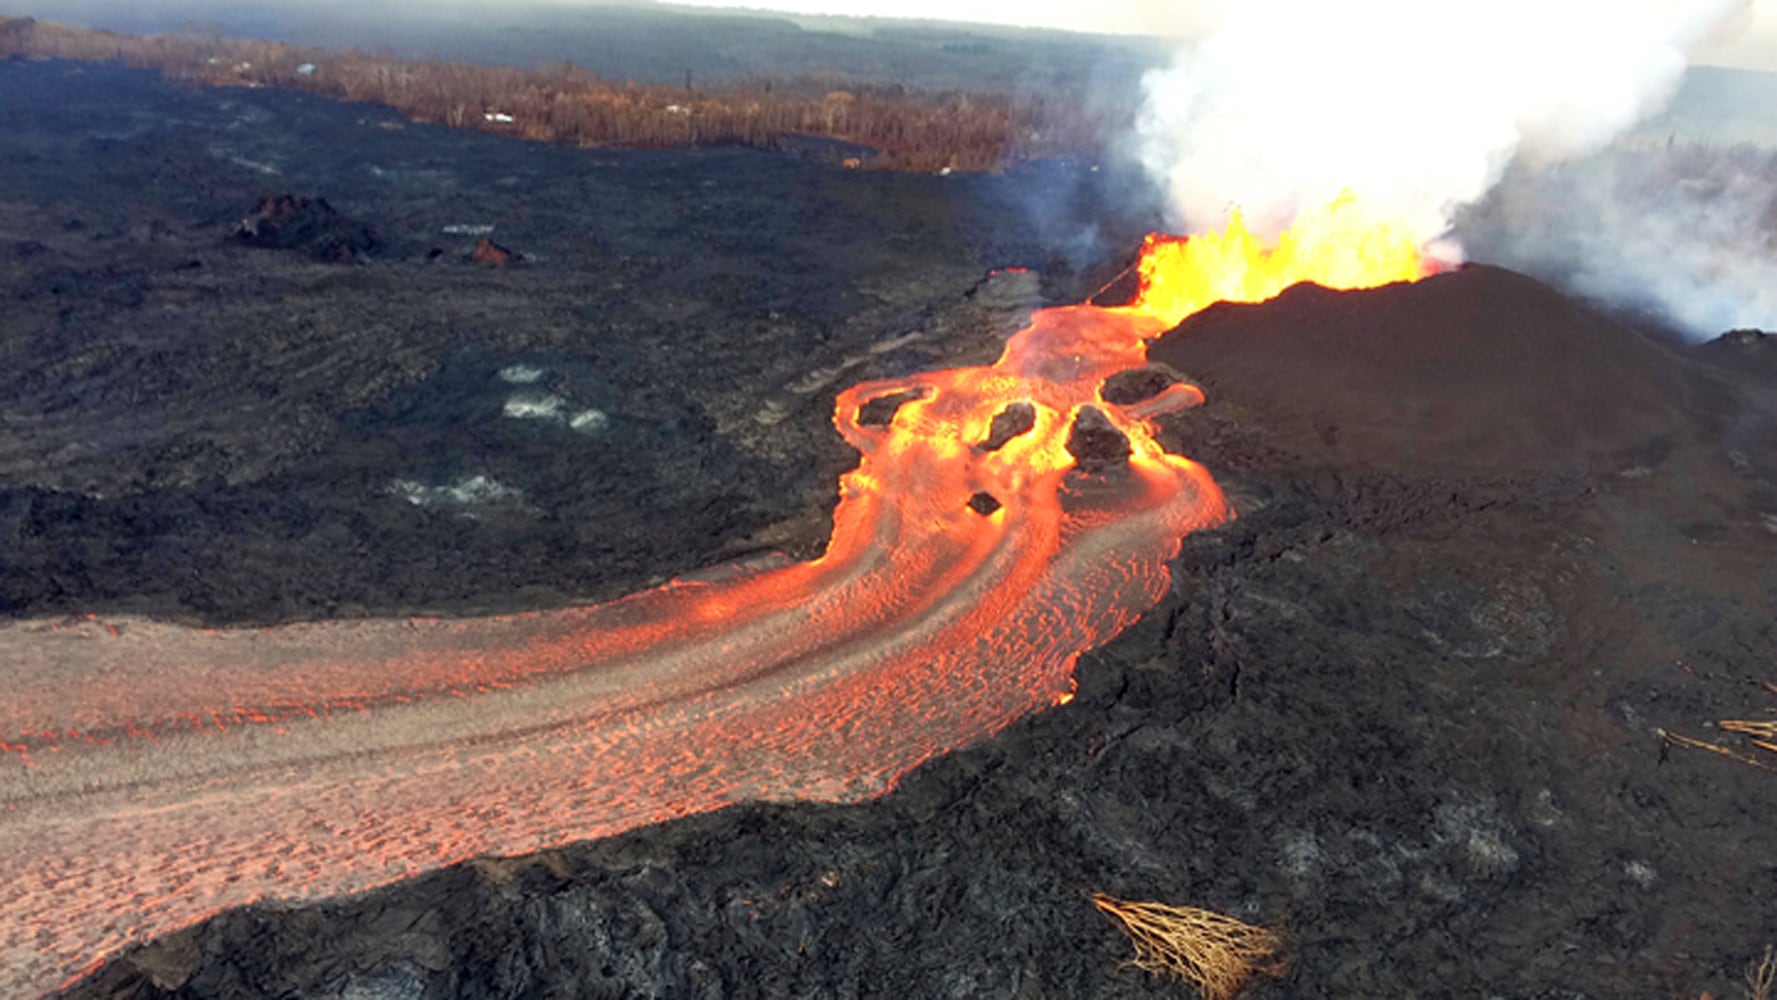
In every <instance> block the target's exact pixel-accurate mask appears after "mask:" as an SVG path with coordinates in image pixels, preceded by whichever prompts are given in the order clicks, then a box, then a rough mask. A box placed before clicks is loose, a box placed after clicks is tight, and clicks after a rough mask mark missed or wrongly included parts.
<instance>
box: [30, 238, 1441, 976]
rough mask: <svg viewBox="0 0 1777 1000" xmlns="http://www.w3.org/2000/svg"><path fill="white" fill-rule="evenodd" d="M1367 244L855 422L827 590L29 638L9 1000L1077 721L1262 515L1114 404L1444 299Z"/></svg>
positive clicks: (142, 626) (1203, 287)
mask: <svg viewBox="0 0 1777 1000" xmlns="http://www.w3.org/2000/svg"><path fill="white" fill-rule="evenodd" d="M1349 215H1350V212H1349V210H1348V206H1345V205H1341V206H1334V207H1332V208H1330V209H1328V210H1327V211H1325V212H1323V213H1321V214H1320V215H1319V216H1317V217H1316V218H1317V219H1318V220H1319V221H1318V222H1316V221H1315V220H1313V219H1311V220H1309V222H1310V223H1313V224H1314V225H1317V226H1323V227H1324V228H1323V229H1322V230H1320V231H1316V232H1309V231H1307V230H1302V231H1298V232H1294V233H1292V234H1288V235H1286V236H1285V237H1284V238H1283V239H1282V240H1281V241H1280V242H1279V244H1278V246H1277V248H1276V249H1274V250H1267V249H1265V248H1263V247H1261V246H1260V245H1259V243H1258V242H1257V241H1256V240H1254V239H1253V238H1252V237H1251V236H1250V235H1249V234H1247V233H1246V232H1245V230H1244V229H1242V228H1241V227H1240V226H1239V225H1238V221H1236V223H1235V224H1234V225H1232V226H1230V227H1229V229H1228V230H1227V231H1226V232H1223V233H1210V234H1207V235H1204V236H1199V237H1195V238H1192V239H1189V240H1184V239H1176V238H1171V237H1150V238H1149V240H1148V242H1147V245H1146V247H1145V249H1144V254H1143V259H1142V264H1141V275H1142V294H1141V296H1140V300H1139V301H1138V302H1137V304H1135V305H1133V306H1128V307H1123V308H1108V309H1107V308H1096V307H1090V306H1075V307H1069V308H1058V309H1047V310H1043V311H1042V312H1039V313H1037V314H1036V315H1035V317H1034V318H1033V320H1032V322H1031V325H1030V326H1029V327H1028V328H1026V329H1024V330H1023V331H1021V332H1020V333H1018V334H1017V335H1015V336H1014V337H1013V338H1012V339H1011V340H1010V341H1009V342H1008V343H1007V345H1006V349H1005V353H1004V355H1003V356H1002V357H1001V358H1000V360H999V361H998V362H996V363H995V364H994V365H992V366H990V367H986V368H964V369H954V370H949V371H940V372H933V373H930V374H925V375H918V376H914V377H912V378H908V379H905V380H898V381H887V382H871V383H866V384H864V385H859V386H856V387H854V388H852V389H850V390H848V391H846V392H844V393H841V394H840V396H839V399H838V406H837V411H836V414H835V417H834V422H835V424H836V425H837V426H838V429H839V432H840V433H841V434H842V435H844V437H845V439H846V440H847V441H848V442H850V443H851V444H852V445H854V446H855V447H856V448H857V449H858V450H859V452H861V453H862V460H861V462H860V464H859V466H858V468H857V469H856V470H855V471H853V472H851V473H848V474H847V475H846V476H845V477H844V479H843V480H842V481H841V483H840V503H839V506H838V509H837V510H836V511H835V513H834V525H833V536H832V541H831V542H830V544H829V547H828V549H827V552H826V554H825V555H823V556H822V557H821V558H819V559H816V560H814V561H813V562H809V563H802V564H797V565H790V566H785V567H782V568H777V569H770V570H755V571H747V572H741V573H738V574H736V575H733V576H731V577H730V578H728V579H724V580H721V581H719V582H691V581H681V582H675V583H672V584H668V585H667V586H665V587H662V588H660V589H657V590H652V591H648V592H645V593H641V594H637V595H635V596H633V597H630V598H626V599H624V600H621V601H617V602H614V603H611V604H606V605H600V606H595V607H585V608H575V609H570V610H566V611H557V612H547V613H539V614H519V615H507V616H501V617H495V618H484V619H473V620H461V621H438V620H382V621H361V622H323V623H317V624H312V625H295V626H288V627H280V628H269V629H251V630H226V631H214V630H193V629H186V628H180V627H176V626H170V625H164V624H157V623H153V622H147V621H142V620H134V619H130V620H116V621H111V622H108V623H107V622H100V621H98V620H87V621H84V622H78V623H74V624H68V623H55V622H25V623H19V624H14V625H10V626H6V627H3V628H0V690H3V691H4V692H5V695H4V701H3V703H0V749H3V750H4V752H0V970H4V971H3V972H0V995H5V996H19V995H25V994H30V993H37V992H41V991H44V990H47V989H51V988H53V987H55V986H56V985H57V984H58V983H61V982H64V981H66V980H68V979H69V977H71V976H76V975H79V974H82V973H83V972H85V971H86V970H88V969H90V968H91V967H92V966H93V965H94V964H96V963H97V962H98V961H99V960H101V959H102V958H103V957H104V956H106V955H108V954H110V953H112V952H115V951H116V950H117V949H118V948H120V947H122V946H124V945H127V944H129V943H131V942H136V941H141V940H144V939H146V938H148V937H151V936H154V935H158V934H163V933H166V932H168V931H171V930H174V929H176V928H178V927H181V926H184V925H187V924H190V923H192V922H194V921H196V920H199V919H201V918H203V917H205V916H208V915H210V914H212V913H215V912H216V911H217V910H219V909H221V908H223V907H228V906H234V905H239V904H242V903H248V902H252V901H254V900H259V899H266V898H281V899H312V898H316V897H321V896H330V895H335V894H339V893H346V892H354V891H358V890H363V889H368V888H370V887H373V886H376V885H381V884H384V883H387V882H390V881H393V880H395V879H398V878H401V877H404V876H410V875H413V874H416V873H418V872H420V871H422V870H425V869H430V868H436V867H439V866H441V865H446V864H450V863H452V862H456V861H460V860H462V859H465V858H468V857H472V856H476V855H481V854H490V853H497V854H517V853H525V852H530V851H535V850H539V849H542V848H545V847H550V846H552V845H559V844H563V843H567V842H570V841H575V840H582V839H586V838H591V837H599V836H605V835H609V834H612V833H616V832H618V831H621V830H625V829H628V828H631V827H635V826H640V825H643V824H647V823H653V822H658V821H660V820H665V819H671V818H673V817H677V816H684V815H687V814H690V813H696V812H701V811H705V810H710V809H717V808H720V807H722V806H724V805H727V804H730V803H734V802H739V801H744V800H753V799H818V800H828V801H846V800H855V799H860V798H865V797H869V796H873V795H877V794H880V793H881V792H883V791H884V790H885V789H887V788H889V787H890V786H891V785H892V784H893V782H894V781H895V780H896V779H897V778H898V777H899V776H900V775H902V774H904V773H905V772H906V771H907V770H908V769H910V768H912V767H913V766H915V765H916V764H918V763H919V762H921V761H923V760H925V759H927V758H929V757H931V756H932V755H934V754H939V753H943V752H945V751H948V750H950V749H953V748H955V747H958V746H961V745H963V744H966V743H969V742H972V741H974V740H978V739H981V738H983V737H985V736H987V735H989V734H992V733H994V732H996V731H998V730H999V729H1001V728H1003V727H1004V726H1006V725H1007V724H1008V723H1010V722H1012V721H1013V720H1015V719H1017V718H1019V717H1021V716H1023V715H1026V714H1028V713H1030V712H1032V711H1035V710H1038V709H1041V708H1043V707H1045V706H1049V705H1053V704H1056V703H1058V702H1064V701H1066V700H1067V699H1068V698H1069V697H1070V696H1071V692H1072V689H1073V680H1072V669H1073V664H1074V662H1075V660H1076V659H1077V658H1078V657H1079V655H1080V653H1081V652H1082V651H1084V650H1087V649H1091V648H1093V647H1095V646H1098V645H1101V644H1103V643H1105V642H1106V641H1108V640H1109V639H1110V638H1111V637H1113V636H1115V635H1116V634H1117V633H1118V632H1120V631H1121V630H1122V629H1123V628H1124V627H1126V626H1127V625H1129V624H1130V623H1131V622H1132V621H1134V620H1135V619H1136V618H1137V617H1138V616H1140V615H1141V614H1142V613H1143V612H1145V611H1146V610H1147V609H1148V608H1149V607H1151V606H1152V605H1153V604H1154V602H1155V601H1157V600H1158V599H1159V598H1160V596H1161V595H1162V594H1163V593H1164V591H1165V589H1166V587H1167V586H1168V583H1169V579H1170V577H1169V572H1168V568H1167V564H1168V561H1169V560H1170V559H1171V558H1172V557H1173V556H1174V555H1175V554H1176V552H1177V550H1178V544H1179V540H1180V538H1182V537H1183V536H1184V535H1185V534H1187V533H1188V532H1190V531H1193V530H1196V529H1198V528H1202V527H1205V526H1208V525H1213V524H1216V523H1219V522H1220V521H1222V520H1223V519H1224V518H1225V517H1226V516H1227V515H1226V511H1225V509H1224V505H1223V501H1222V497H1221V494H1220V492H1219V491H1218V490H1217V489H1216V486H1215V484H1214V483H1213V482H1212V481H1211V480H1210V478H1209V476H1208V474H1207V473H1205V472H1204V470H1203V469H1202V468H1201V467H1200V466H1198V465H1196V464H1194V463H1192V462H1190V461H1187V460H1185V459H1183V458H1179V457H1177V456H1174V455H1169V454H1166V453H1165V452H1164V451H1162V450H1161V448H1160V447H1159V445H1158V444H1156V443H1155V441H1154V438H1153V435H1152V433H1151V430H1150V428H1149V426H1148V423H1147V418H1148V417H1149V416H1151V415H1153V414H1154V413H1157V412H1160V411H1163V410H1165V409H1169V408H1178V407H1183V406H1190V405H1195V404H1196V403H1198V402H1201V400H1202V395H1201V393H1199V392H1198V391H1197V390H1196V389H1195V388H1194V387H1189V386H1183V385H1174V386H1173V387H1172V388H1171V389H1168V390H1166V391H1164V392H1161V393H1160V394H1159V395H1158V396H1155V397H1153V398H1150V399H1147V400H1144V401H1142V402H1139V403H1135V404H1131V405H1129V406H1117V405H1114V404H1111V403H1107V402H1106V401H1105V400H1104V399H1102V398H1101V396H1100V393H1099V390H1100V386H1101V385H1102V384H1103V383H1104V381H1105V379H1106V377H1107V376H1110V375H1112V374H1114V373H1117V372H1119V371H1122V370H1125V369H1129V368H1133V367H1136V366H1139V365H1141V364H1142V363H1143V362H1144V360H1145V357H1146V341H1147V340H1149V339H1151V338H1153V337H1155V336H1157V335H1159V334H1160V333H1162V332H1164V331H1165V330H1167V329H1169V328H1170V327H1171V326H1173V325H1175V324H1176V322H1177V321H1178V320H1179V319H1180V318H1182V317H1183V316H1185V315H1187V314H1189V313H1191V312H1194V311H1195V310H1197V309H1199V308H1202V307H1203V306H1205V305H1208V304H1209V303H1210V302H1213V301H1215V300H1217V299H1226V298H1239V299H1261V298H1266V297H1269V296H1270V295H1273V294H1275V293H1276V292H1278V291H1280V290H1281V289H1282V288H1283V287H1285V286H1287V285H1289V284H1292V283H1294V282H1296V281H1300V280H1314V281H1320V282H1322V283H1327V284H1335V285H1340V286H1344V287H1357V286H1368V285H1378V284H1383V283H1386V282H1390V281H1396V280H1402V279H1412V278H1416V277H1418V276H1419V275H1420V274H1421V273H1423V265H1422V264H1421V263H1420V259H1419V256H1418V254H1417V253H1416V252H1415V251H1414V248H1413V246H1412V244H1411V243H1410V242H1407V241H1404V240H1402V239H1401V238H1400V237H1399V236H1398V235H1396V234H1394V233H1391V232H1389V231H1388V230H1386V229H1378V228H1366V227H1361V226H1356V225H1354V224H1352V221H1351V219H1350V218H1349ZM885 397H891V398H893V399H899V400H900V406H899V408H898V410H896V409H894V408H893V406H892V405H889V406H886V407H885V406H884V405H883V401H884V400H885ZM872 401H877V403H876V404H875V405H867V404H872ZM1014 404H1025V405H1022V406H1020V405H1014ZM1085 408H1095V409H1097V410H1098V411H1099V412H1100V413H1102V414H1103V415H1104V417H1106V418H1108V420H1109V422H1110V424H1111V425H1114V426H1115V427H1116V428H1117V429H1118V430H1120V431H1121V432H1122V434H1123V435H1124V436H1125V437H1126V438H1127V439H1128V443H1129V446H1130V457H1129V461H1128V463H1127V467H1126V468H1124V467H1114V468H1112V469H1111V470H1110V471H1109V472H1107V473H1105V474H1102V475H1086V474H1084V473H1082V472H1081V471H1080V470H1079V469H1077V468H1075V460H1074V457H1073V455H1072V454H1071V453H1070V451H1069V449H1068V447H1067V440H1068V436H1069V431H1070V428H1071V427H1072V426H1073V424H1074V422H1075V421H1076V419H1079V416H1080V414H1081V413H1082V412H1083V410H1084V409H1085ZM891 413H892V418H890V414H891ZM1002 415H1005V416H1002ZM996 417H1000V419H998V420H996ZM866 418H868V419H866ZM983 496H985V497H987V498H991V500H985V499H983ZM971 501H973V505H972V504H971Z"/></svg>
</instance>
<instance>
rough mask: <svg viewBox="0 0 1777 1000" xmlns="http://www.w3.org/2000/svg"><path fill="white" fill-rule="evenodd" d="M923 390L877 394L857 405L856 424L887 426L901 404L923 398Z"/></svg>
mask: <svg viewBox="0 0 1777 1000" xmlns="http://www.w3.org/2000/svg"><path fill="white" fill-rule="evenodd" d="M924 397H925V392H924V391H923V390H920V389H903V390H901V391H900V392H891V393H889V394H888V395H886V396H877V397H876V398H875V399H872V400H870V401H868V402H866V403H865V404H864V405H863V406H860V407H858V426H860V427H887V426H888V425H889V424H890V423H892V422H893V421H894V419H895V414H896V413H899V412H900V411H901V407H902V405H904V404H906V403H909V402H911V401H913V400H915V399H923V398H924Z"/></svg>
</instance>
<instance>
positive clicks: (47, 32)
mask: <svg viewBox="0 0 1777 1000" xmlns="http://www.w3.org/2000/svg"><path fill="white" fill-rule="evenodd" d="M8 56H22V57H32V58H50V57H60V58H65V59H81V60H115V61H117V62H120V63H122V64H124V65H128V66H134V67H139V68H144V69H152V70H156V71H158V72H160V73H161V74H162V75H164V76H166V77H168V78H170V79H175V80H184V81H190V82H194V83H201V84H208V85H219V86H249V87H282V88H289V89H294V90H302V91H307V92H310V93H315V94H322V95H325V96H328V97H336V98H343V99H345V100H349V101H363V102H369V103H375V104H382V105H386V106H388V107H390V108H393V109H395V110H396V111H399V112H401V113H403V114H405V115H407V116H409V117H411V118H413V119H415V120H417V121H423V122H432V123H436V124H441V125H448V126H452V127H456V128H478V129H484V130H488V131H496V132H502V133H507V134H513V135H519V136H522V137H524V138H527V139H536V140H542V141H547V142H557V143H563V144H567V145H573V146H583V147H599V146H621V147H632V148H650V149H669V148H682V147H687V146H702V145H717V144H723V143H740V144H745V145H749V146H757V147H762V148H773V147H775V146H777V145H778V144H779V143H780V142H782V141H783V140H785V139H786V138H787V137H800V136H815V137H819V138H821V139H829V140H834V141H835V143H844V144H857V145H860V146H864V147H868V148H869V150H870V151H872V152H869V153H865V152H863V151H858V153H857V155H855V156H854V155H852V154H851V153H846V154H844V157H843V158H844V162H845V163H846V164H847V165H851V166H861V167H869V168H874V169H898V170H919V171H937V170H944V169H952V170H961V171H990V170H998V169H1002V168H1004V167H1006V166H1008V165H1010V164H1012V163H1016V162H1018V161H1021V160H1029V159H1041V158H1052V157H1070V158H1077V157H1092V156H1095V155H1096V151H1097V150H1098V149H1099V148H1100V147H1101V142H1102V141H1103V139H1104V137H1105V136H1107V135H1110V134H1112V132H1113V130H1116V129H1120V128H1122V127H1125V126H1126V124H1127V123H1124V122H1106V121H1104V120H1103V118H1102V115H1096V114H1089V113H1088V112H1087V110H1086V109H1085V108H1084V107H1080V106H1076V105H1073V104H1071V103H1069V102H1066V101H1058V100H1053V99H1051V100H1045V99H1042V98H1036V97H1018V96H1014V95H1009V94H1000V93H970V92H961V91H947V92H922V91H920V90H918V89H917V88H912V87H908V86H905V85H891V86H883V85H862V86H860V85H851V84H848V83H847V82H846V81H844V80H842V79H825V78H824V79H813V78H799V79H793V80H751V81H743V82H740V83H734V84H724V85H719V86H714V87H707V86H699V87H692V86H690V85H689V81H688V83H687V85H686V86H674V85H660V84H652V85H641V84H635V83H613V82H610V81H607V80H604V79H602V78H600V77H599V76H598V75H597V74H594V73H592V72H589V71H587V70H585V69H582V68H579V67H576V66H573V65H571V64H560V65H551V66H544V67H541V68H539V69H535V70H531V69H521V68H517V67H509V66H483V65H477V64H474V63H467V62H452V61H446V60H440V59H419V60H415V59H401V58H396V57H394V56H391V55H386V54H377V53H370V52H363V51H359V50H349V51H345V52H332V51H325V50H320V49H312V48H304V47H299V46H294V45H285V44H283V43H280V42H267V41H245V40H235V39H225V38H219V37H216V36H214V35H208V34H206V35H198V34H187V35H152V36H146V37H143V36H135V35H123V34H116V33H113V32H108V31H95V30H90V29H85V28H74V27H69V26H67V25H61V24H54V23H50V22H45V21H35V20H32V19H30V18H17V17H0V57H8ZM836 148H838V147H836ZM834 158H835V159H840V158H842V157H841V156H840V155H839V154H835V157H834Z"/></svg>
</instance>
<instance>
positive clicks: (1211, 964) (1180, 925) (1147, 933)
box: [1092, 893, 1285, 1000]
mask: <svg viewBox="0 0 1777 1000" xmlns="http://www.w3.org/2000/svg"><path fill="white" fill-rule="evenodd" d="M1092 905H1093V906H1096V907H1098V909H1099V910H1100V911H1101V912H1103V913H1105V914H1108V915H1109V916H1110V917H1112V918H1113V919H1115V920H1116V921H1117V922H1118V924H1119V925H1120V926H1121V927H1122V929H1123V933H1125V934H1127V935H1128V936H1129V940H1130V941H1131V942H1133V943H1134V944H1135V960H1134V964H1135V966H1136V967H1137V968H1140V969H1145V970H1147V971H1148V972H1151V973H1153V974H1155V975H1157V976H1169V977H1173V978H1177V979H1182V980H1184V981H1185V982H1187V983H1190V984H1192V985H1193V986H1196V987H1197V988H1198V989H1199V990H1201V991H1202V993H1203V996H1204V998H1205V1000H1229V998H1231V997H1233V996H1235V995H1236V994H1238V993H1239V992H1240V990H1241V989H1242V987H1244V986H1245V985H1246V981H1247V980H1249V979H1251V978H1252V977H1253V976H1254V975H1267V976H1277V975H1281V974H1282V973H1283V971H1284V967H1285V965H1284V962H1283V961H1282V960H1281V959H1280V958H1279V957H1278V952H1280V951H1281V950H1282V948H1283V939H1282V938H1281V937H1280V936H1279V935H1278V934H1277V933H1276V932H1274V931H1270V930H1267V929H1265V928H1263V927H1254V926H1253V925H1251V924H1248V923H1245V922H1243V921H1240V920H1236V919H1234V918H1233V917H1229V916H1224V915H1222V914H1220V913H1213V912H1211V911H1209V910H1199V909H1195V908H1193V907H1189V906H1167V905H1165V904H1163V903H1142V902H1131V901H1129V900H1123V899H1116V898H1114V897H1111V896H1106V895H1104V894H1103V893H1098V894H1095V895H1094V896H1093V897H1092Z"/></svg>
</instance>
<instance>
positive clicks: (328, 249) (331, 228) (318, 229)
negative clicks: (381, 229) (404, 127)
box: [234, 194, 383, 263]
mask: <svg viewBox="0 0 1777 1000" xmlns="http://www.w3.org/2000/svg"><path fill="white" fill-rule="evenodd" d="M234 235H235V238H236V239H238V240H240V241H241V242H243V243H250V244H252V245H253V246H257V247H268V248H271V249H277V250H299V249H300V250H307V251H308V252H309V255H310V256H311V257H314V258H315V259H316V260H332V261H339V262H341V263H350V262H351V261H354V260H356V259H358V258H359V257H360V256H368V255H370V254H374V253H376V252H377V251H379V250H381V249H382V248H383V241H382V238H381V237H380V236H378V235H377V232H376V230H374V229H372V228H371V227H370V226H368V225H366V224H365V223H362V222H356V221H354V220H352V219H348V218H346V217H345V216H343V215H341V214H339V212H338V211H336V210H335V209H334V207H333V206H332V205H329V204H327V199H325V198H300V197H297V196H295V195H289V194H280V195H267V196H265V197H263V198H261V199H259V204H257V205H255V206H254V207H253V214H251V215H249V216H247V217H246V218H244V219H242V220H241V221H240V222H238V223H236V224H235V228H234Z"/></svg>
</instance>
